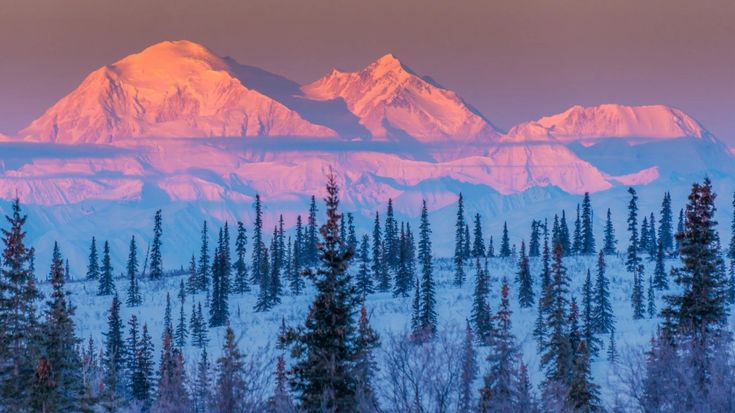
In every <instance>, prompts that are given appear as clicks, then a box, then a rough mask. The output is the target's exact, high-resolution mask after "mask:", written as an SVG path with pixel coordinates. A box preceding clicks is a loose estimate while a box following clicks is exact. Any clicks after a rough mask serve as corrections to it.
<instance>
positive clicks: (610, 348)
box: [607, 327, 618, 363]
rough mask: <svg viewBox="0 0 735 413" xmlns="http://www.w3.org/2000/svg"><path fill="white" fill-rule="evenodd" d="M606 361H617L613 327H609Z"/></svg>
mask: <svg viewBox="0 0 735 413" xmlns="http://www.w3.org/2000/svg"><path fill="white" fill-rule="evenodd" d="M607 361H609V362H610V363H615V362H617V361H618V349H617V346H616V345H615V327H613V328H612V329H610V341H609V342H608V344H607Z"/></svg>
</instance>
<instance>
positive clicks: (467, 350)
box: [459, 257, 477, 412]
mask: <svg viewBox="0 0 735 413" xmlns="http://www.w3.org/2000/svg"><path fill="white" fill-rule="evenodd" d="M475 258H476V259H477V257H475ZM474 342H475V334H474V333H473V332H472V327H471V326H470V322H469V320H468V321H467V326H466V327H465V335H464V341H463V343H462V372H461V376H460V380H459V411H461V412H469V411H472V409H473V407H474V405H475V403H474V402H473V399H474V397H473V383H474V381H475V378H476V377H477V355H476V354H475V345H474Z"/></svg>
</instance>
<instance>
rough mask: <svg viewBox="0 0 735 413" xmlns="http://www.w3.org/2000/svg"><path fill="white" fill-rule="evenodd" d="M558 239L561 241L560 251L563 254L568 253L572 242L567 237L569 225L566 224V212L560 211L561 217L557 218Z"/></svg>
mask: <svg viewBox="0 0 735 413" xmlns="http://www.w3.org/2000/svg"><path fill="white" fill-rule="evenodd" d="M559 241H560V242H561V246H562V251H563V252H564V255H569V253H570V252H571V250H572V243H571V240H570V237H569V225H567V213H566V211H564V210H562V211H561V218H560V219H559Z"/></svg>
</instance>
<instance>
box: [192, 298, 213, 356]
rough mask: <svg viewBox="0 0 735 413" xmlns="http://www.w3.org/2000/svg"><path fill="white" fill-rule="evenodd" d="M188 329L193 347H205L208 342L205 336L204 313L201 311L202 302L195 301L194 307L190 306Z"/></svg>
mask: <svg viewBox="0 0 735 413" xmlns="http://www.w3.org/2000/svg"><path fill="white" fill-rule="evenodd" d="M189 330H191V344H192V345H193V346H194V347H198V348H205V347H206V346H207V343H209V338H208V337H207V331H208V330H207V325H206V323H205V322H204V314H203V313H202V303H197V306H196V308H194V307H192V315H191V319H190V321H189Z"/></svg>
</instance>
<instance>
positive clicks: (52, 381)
mask: <svg viewBox="0 0 735 413" xmlns="http://www.w3.org/2000/svg"><path fill="white" fill-rule="evenodd" d="M63 266H64V263H63V260H62V259H61V253H60V252H59V246H58V244H57V243H54V249H53V255H52V262H51V274H50V275H51V277H50V279H51V287H52V292H51V300H50V301H48V302H47V303H46V306H47V308H46V311H45V321H44V323H43V325H42V336H43V340H42V356H41V358H40V360H39V363H38V364H37V367H36V371H35V378H36V380H35V385H34V388H33V397H32V405H31V406H32V407H33V408H34V409H37V410H38V411H42V412H46V411H59V412H63V411H82V410H83V396H84V387H83V381H82V376H81V370H82V361H81V359H80V357H79V353H77V345H78V344H79V340H78V339H77V337H76V336H75V335H74V321H73V319H72V317H73V316H74V308H73V307H72V306H71V305H70V304H68V303H67V300H66V291H65V290H64V267H63Z"/></svg>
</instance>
